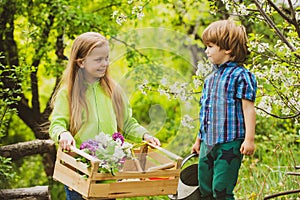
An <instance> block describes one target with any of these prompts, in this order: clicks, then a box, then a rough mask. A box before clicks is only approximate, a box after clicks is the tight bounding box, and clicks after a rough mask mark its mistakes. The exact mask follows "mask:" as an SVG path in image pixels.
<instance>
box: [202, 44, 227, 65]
mask: <svg viewBox="0 0 300 200" xmlns="http://www.w3.org/2000/svg"><path fill="white" fill-rule="evenodd" d="M205 53H206V55H207V57H208V60H209V61H210V62H211V63H212V64H216V65H219V64H223V63H225V62H227V61H229V60H230V54H229V53H230V50H225V49H220V47H219V46H217V45H215V44H213V43H208V45H207V46H206V50H205Z"/></svg>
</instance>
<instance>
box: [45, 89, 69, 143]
mask: <svg viewBox="0 0 300 200" xmlns="http://www.w3.org/2000/svg"><path fill="white" fill-rule="evenodd" d="M69 119H70V114H69V106H68V97H67V91H66V90H61V91H59V93H58V94H57V96H56V99H55V103H54V108H53V111H52V116H51V123H50V128H49V134H50V137H51V138H52V139H53V140H54V141H55V142H57V141H58V137H59V135H60V134H61V133H62V132H64V131H67V130H68V129H69Z"/></svg>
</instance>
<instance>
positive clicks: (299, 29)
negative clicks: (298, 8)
mask: <svg viewBox="0 0 300 200" xmlns="http://www.w3.org/2000/svg"><path fill="white" fill-rule="evenodd" d="M288 2H289V6H290V11H291V15H292V19H291V18H289V17H288V16H286V15H285V14H284V13H283V12H282V11H281V10H280V9H279V8H278V7H277V6H276V4H275V3H273V1H271V0H268V3H269V4H270V5H271V6H272V7H273V8H274V9H275V10H276V11H277V12H278V13H279V15H280V16H281V17H282V18H283V19H285V20H286V21H288V22H289V23H290V24H293V25H294V26H295V28H296V31H297V34H298V36H299V37H300V28H299V25H298V23H297V20H296V13H295V9H294V7H293V5H292V2H291V1H290V0H288Z"/></svg>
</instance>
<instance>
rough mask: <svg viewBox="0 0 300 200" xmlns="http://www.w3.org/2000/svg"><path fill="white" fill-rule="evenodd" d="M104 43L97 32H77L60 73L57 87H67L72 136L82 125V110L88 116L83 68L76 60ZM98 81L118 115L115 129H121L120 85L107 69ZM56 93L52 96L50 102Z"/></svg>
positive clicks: (121, 101)
mask: <svg viewBox="0 0 300 200" xmlns="http://www.w3.org/2000/svg"><path fill="white" fill-rule="evenodd" d="M103 45H109V44H108V41H107V39H106V38H105V37H104V36H102V35H101V34H99V33H96V32H87V33H83V34H81V35H79V36H78V37H77V38H76V39H75V40H74V43H73V45H72V48H71V53H70V58H69V62H68V65H67V68H66V69H65V71H64V73H63V76H62V79H61V83H60V86H59V88H61V87H63V86H66V87H67V91H68V100H69V105H68V106H69V111H70V127H69V130H70V132H71V133H72V135H73V136H74V135H75V134H76V133H77V132H78V130H79V129H80V127H81V126H82V116H83V111H86V113H84V114H86V116H89V115H88V113H89V110H88V107H87V102H86V99H85V94H86V90H87V84H86V83H85V82H86V81H85V79H84V76H83V70H84V69H82V68H80V66H79V62H78V61H80V60H82V59H84V58H85V57H86V56H88V55H89V53H90V52H91V51H92V50H93V49H94V48H95V47H96V46H97V47H101V46H103ZM99 84H101V87H102V88H103V90H104V91H105V93H106V95H107V96H109V97H110V98H111V99H112V103H113V107H114V111H115V113H116V116H117V124H118V129H119V130H121V129H122V128H123V118H124V99H123V96H122V90H121V87H120V86H119V85H118V84H117V83H116V82H115V81H114V80H113V79H112V78H111V77H110V76H109V73H108V71H106V73H105V75H104V76H103V77H102V78H100V81H99ZM58 90H59V89H58ZM56 94H57V92H56ZM56 94H55V95H54V97H53V102H54V100H55V96H56ZM87 120H88V119H87Z"/></svg>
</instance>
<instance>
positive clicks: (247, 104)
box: [240, 99, 256, 155]
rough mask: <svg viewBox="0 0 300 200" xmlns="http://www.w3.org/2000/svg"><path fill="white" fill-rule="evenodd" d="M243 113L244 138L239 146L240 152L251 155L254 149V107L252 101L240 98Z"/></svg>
mask: <svg viewBox="0 0 300 200" xmlns="http://www.w3.org/2000/svg"><path fill="white" fill-rule="evenodd" d="M242 105H243V113H244V120H245V128H246V134H245V140H244V142H243V144H242V146H241V149H240V151H241V153H242V154H245V155H252V154H253V153H254V150H255V145H254V135H255V124H256V120H255V117H256V113H255V108H254V102H252V101H249V100H246V99H242Z"/></svg>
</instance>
